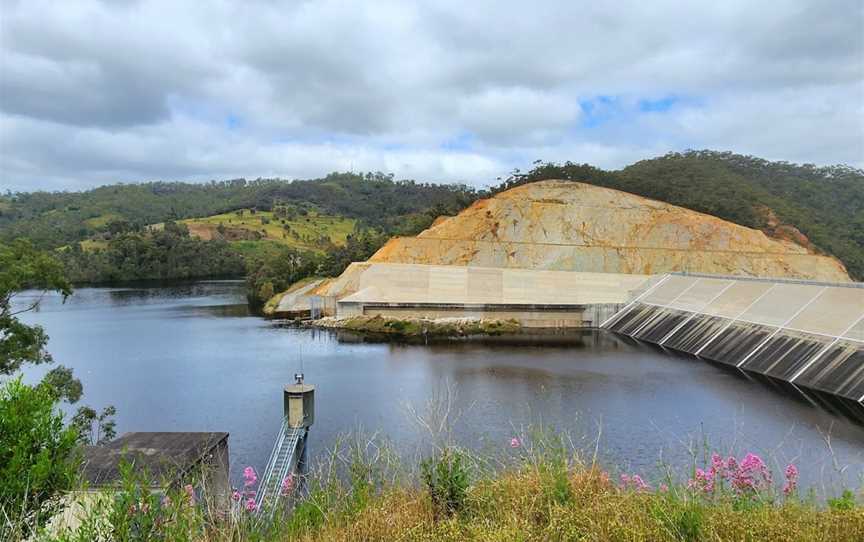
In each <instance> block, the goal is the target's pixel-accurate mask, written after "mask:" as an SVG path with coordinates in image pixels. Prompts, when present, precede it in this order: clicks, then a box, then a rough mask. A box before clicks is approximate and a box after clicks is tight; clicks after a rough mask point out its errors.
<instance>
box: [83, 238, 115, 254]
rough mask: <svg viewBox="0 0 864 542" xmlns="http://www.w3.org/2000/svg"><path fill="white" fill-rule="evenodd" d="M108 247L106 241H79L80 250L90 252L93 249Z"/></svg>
mask: <svg viewBox="0 0 864 542" xmlns="http://www.w3.org/2000/svg"><path fill="white" fill-rule="evenodd" d="M107 247H108V241H95V240H93V239H85V240H83V241H81V250H83V251H85V252H92V251H94V250H102V249H105V248H107Z"/></svg>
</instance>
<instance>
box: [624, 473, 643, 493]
mask: <svg viewBox="0 0 864 542" xmlns="http://www.w3.org/2000/svg"><path fill="white" fill-rule="evenodd" d="M628 488H632V489H635V490H636V491H648V489H650V488H649V487H648V484H646V483H645V480H643V479H642V477H641V476H639V475H638V474H634V475H632V476H631V475H629V474H622V475H621V489H628Z"/></svg>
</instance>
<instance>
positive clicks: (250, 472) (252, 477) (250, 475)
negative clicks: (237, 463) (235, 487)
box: [243, 467, 258, 487]
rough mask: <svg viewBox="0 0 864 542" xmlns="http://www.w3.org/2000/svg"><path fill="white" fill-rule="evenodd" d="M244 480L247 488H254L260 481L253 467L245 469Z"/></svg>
mask: <svg viewBox="0 0 864 542" xmlns="http://www.w3.org/2000/svg"><path fill="white" fill-rule="evenodd" d="M243 478H244V480H245V482H244V483H243V485H245V486H246V487H249V486H253V485H255V482H257V481H258V475H257V474H255V469H253V468H252V467H246V468H245V469H243Z"/></svg>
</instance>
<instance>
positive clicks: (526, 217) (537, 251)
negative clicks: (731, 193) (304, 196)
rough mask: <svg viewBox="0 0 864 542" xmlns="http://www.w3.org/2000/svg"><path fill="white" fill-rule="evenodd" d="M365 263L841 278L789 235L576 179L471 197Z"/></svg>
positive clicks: (833, 262)
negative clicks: (455, 212)
mask: <svg viewBox="0 0 864 542" xmlns="http://www.w3.org/2000/svg"><path fill="white" fill-rule="evenodd" d="M370 261H373V262H400V263H425V264H443V265H475V266H484V267H515V268H529V269H554V270H571V271H585V272H605V273H634V274H653V273H664V272H669V271H689V272H704V273H716V274H739V275H748V276H760V277H794V278H807V279H818V280H831V281H848V280H850V279H849V276H848V274H847V272H846V269H845V268H844V266H843V264H842V263H840V261H839V260H837V259H836V258H833V257H830V256H825V255H821V254H817V253H816V252H815V251H814V250H812V249H811V248H808V247H807V246H803V245H801V244H798V243H796V242H795V241H794V240H793V239H792V238H789V239H772V238H769V237H768V236H767V235H766V234H765V233H764V232H762V231H760V230H757V229H751V228H747V227H744V226H740V225H737V224H733V223H731V222H727V221H725V220H722V219H719V218H717V217H714V216H710V215H706V214H702V213H698V212H695V211H691V210H689V209H685V208H683V207H677V206H674V205H670V204H668V203H663V202H660V201H656V200H651V199H647V198H643V197H640V196H636V195H633V194H628V193H626V192H620V191H617V190H612V189H608V188H602V187H598V186H593V185H589V184H584V183H578V182H572V181H558V180H549V181H540V182H534V183H530V184H524V185H521V186H517V187H516V188H512V189H510V190H507V191H505V192H501V193H499V194H497V195H496V196H495V197H492V198H489V199H483V200H479V201H477V202H475V203H474V204H473V205H471V206H470V207H469V208H467V209H466V210H464V211H463V212H461V213H459V214H458V215H457V216H454V217H451V218H447V219H444V220H439V221H436V222H435V224H434V225H433V226H432V227H430V228H429V229H427V230H425V231H423V232H422V233H420V234H419V235H417V236H416V237H402V238H395V239H392V240H391V241H390V242H388V243H387V244H386V245H385V246H384V247H382V248H381V249H380V250H379V251H378V252H377V253H375V255H373V256H372V258H370Z"/></svg>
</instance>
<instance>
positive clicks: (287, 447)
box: [255, 418, 307, 514]
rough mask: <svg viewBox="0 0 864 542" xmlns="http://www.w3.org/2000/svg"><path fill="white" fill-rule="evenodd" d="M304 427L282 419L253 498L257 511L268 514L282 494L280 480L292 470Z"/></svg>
mask: <svg viewBox="0 0 864 542" xmlns="http://www.w3.org/2000/svg"><path fill="white" fill-rule="evenodd" d="M306 431H307V428H306V427H297V428H295V427H290V426H289V425H288V419H287V418H285V419H283V420H282V427H281V428H280V429H279V434H278V435H277V436H276V444H275V445H274V446H273V452H271V454H270V460H269V461H268V462H267V469H266V470H265V471H264V476H263V477H262V479H261V484H260V485H259V486H258V495H257V496H256V498H255V504H256V509H257V510H258V511H259V513H267V514H270V513H272V511H273V510H274V509H275V507H276V504H277V503H278V502H279V499H280V498H281V497H282V496H283V495H282V481H283V480H285V478H286V477H287V476H288V475H289V473H291V472H293V471H292V469H293V468H294V466H295V465H296V463H297V459H298V454H299V453H300V451H302V450H299V448H300V445H301V444H302V441H303V439H304V438H305V436H306Z"/></svg>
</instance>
